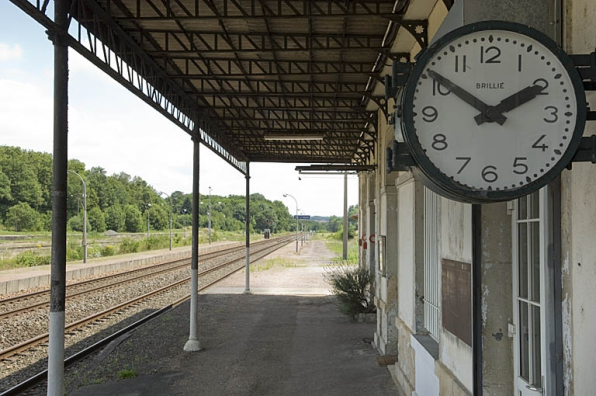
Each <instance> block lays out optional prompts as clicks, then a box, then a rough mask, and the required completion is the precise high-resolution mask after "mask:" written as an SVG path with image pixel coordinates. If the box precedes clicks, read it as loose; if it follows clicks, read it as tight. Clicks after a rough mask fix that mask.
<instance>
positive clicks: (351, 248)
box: [325, 239, 358, 265]
mask: <svg viewBox="0 0 596 396" xmlns="http://www.w3.org/2000/svg"><path fill="white" fill-rule="evenodd" d="M325 244H326V245H327V249H329V250H331V251H332V252H333V253H334V254H336V255H337V256H336V257H334V258H333V261H334V262H335V263H338V264H339V263H344V264H349V265H356V264H358V243H357V242H356V240H354V239H350V240H348V259H347V260H345V261H344V260H343V257H342V256H343V246H344V244H343V242H342V241H338V240H334V239H327V241H326V242H325Z"/></svg>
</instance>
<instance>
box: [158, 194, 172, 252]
mask: <svg viewBox="0 0 596 396" xmlns="http://www.w3.org/2000/svg"><path fill="white" fill-rule="evenodd" d="M159 195H165V196H166V197H168V198H169V200H170V250H172V212H173V210H174V204H173V203H172V197H170V196H169V195H168V194H166V193H165V192H163V191H160V192H159Z"/></svg>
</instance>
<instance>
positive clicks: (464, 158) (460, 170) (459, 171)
mask: <svg viewBox="0 0 596 396" xmlns="http://www.w3.org/2000/svg"><path fill="white" fill-rule="evenodd" d="M455 159H456V160H458V161H466V162H464V164H463V165H462V167H461V168H459V170H458V171H457V174H458V175H459V174H460V173H461V172H462V171H463V170H464V168H465V167H466V166H468V164H469V163H470V160H472V157H455Z"/></svg>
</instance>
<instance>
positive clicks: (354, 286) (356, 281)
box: [325, 264, 375, 319]
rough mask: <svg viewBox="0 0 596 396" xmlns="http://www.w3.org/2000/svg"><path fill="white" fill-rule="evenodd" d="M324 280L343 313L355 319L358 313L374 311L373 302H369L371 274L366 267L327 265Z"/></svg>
mask: <svg viewBox="0 0 596 396" xmlns="http://www.w3.org/2000/svg"><path fill="white" fill-rule="evenodd" d="M325 280H326V281H327V283H329V285H330V286H331V291H332V293H333V294H334V295H335V296H336V297H337V299H338V301H339V310H340V311H341V312H342V313H343V314H345V315H347V316H350V317H351V318H352V319H356V317H357V316H358V314H360V313H372V312H375V306H374V304H372V303H371V302H369V297H370V296H369V290H370V283H371V281H372V276H371V274H370V272H369V271H368V269H367V268H363V267H359V266H356V265H346V264H342V265H339V266H336V267H329V268H327V272H326V273H325Z"/></svg>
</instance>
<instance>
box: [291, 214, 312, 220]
mask: <svg viewBox="0 0 596 396" xmlns="http://www.w3.org/2000/svg"><path fill="white" fill-rule="evenodd" d="M294 218H295V219H298V220H310V215H294Z"/></svg>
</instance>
